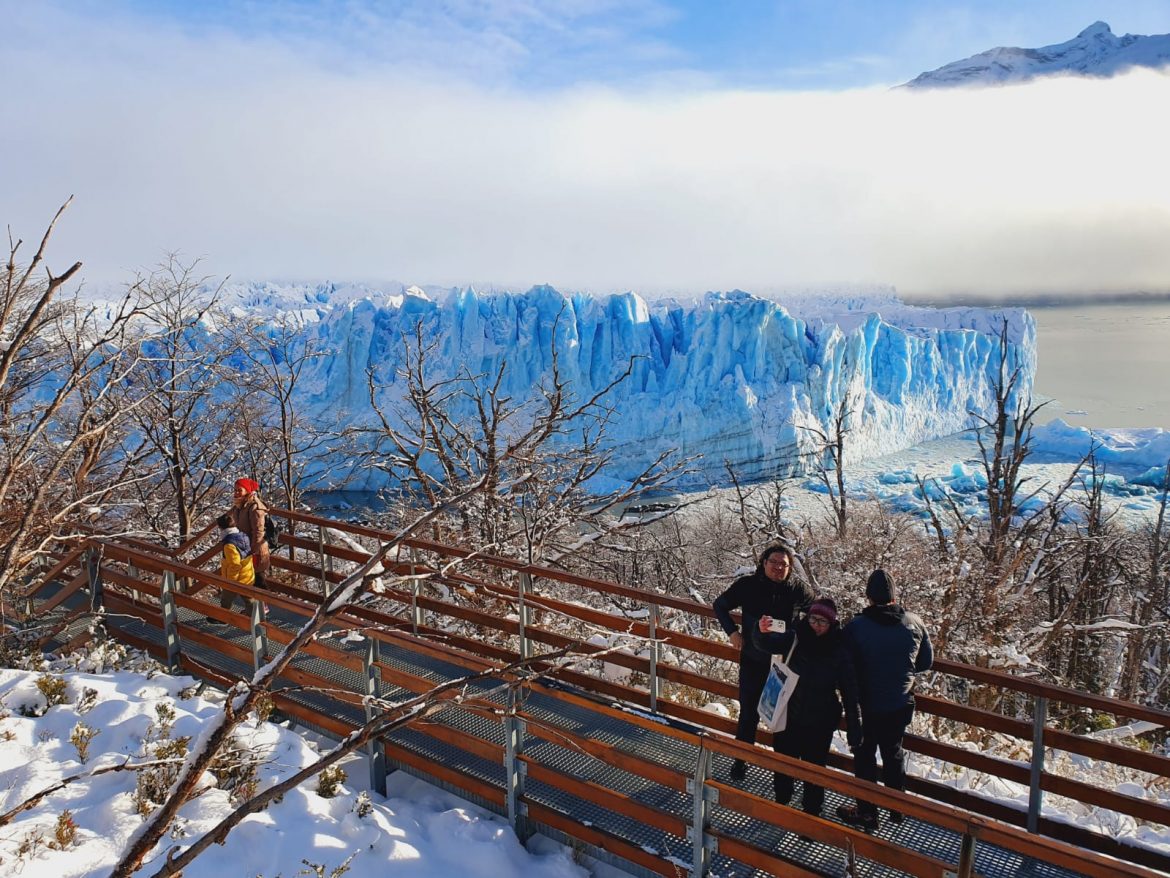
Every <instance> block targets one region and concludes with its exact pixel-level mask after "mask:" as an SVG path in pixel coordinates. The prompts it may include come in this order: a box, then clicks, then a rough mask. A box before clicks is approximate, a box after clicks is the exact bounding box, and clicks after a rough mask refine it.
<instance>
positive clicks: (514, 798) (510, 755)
mask: <svg viewBox="0 0 1170 878" xmlns="http://www.w3.org/2000/svg"><path fill="white" fill-rule="evenodd" d="M519 707H520V695H519V693H517V692H516V690H515V689H509V690H508V709H507V712H506V713H505V714H504V786H505V789H504V802H505V805H506V806H507V811H508V822H509V823H511V824H512V829H513V830H514V831H515V833H516V837H517V838H518V839H520V841H522V842H523V841H526V840H527V838H528V835H529V831H528V807H527V806H526V805H525V804H524V777H525V773H526V772H525V768H526V766H525V765H524V762H523V761H522V760H521V759H520V754H521V753H523V752H524V732H525V727H524V720H522V719H520V717H519V716H517V715H516V711H517V710H518V709H519Z"/></svg>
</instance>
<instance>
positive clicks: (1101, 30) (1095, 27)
mask: <svg viewBox="0 0 1170 878" xmlns="http://www.w3.org/2000/svg"><path fill="white" fill-rule="evenodd" d="M1112 36H1113V30H1112V28H1110V27H1109V25H1107V24H1106V23H1105V22H1103V21H1094V22H1093V23H1092V24H1091V25H1089V26H1088V27H1087V28H1085V29H1084V30H1083V31H1081V32H1080V33H1079V34H1077V39H1078V40H1080V39H1085V38H1088V37H1100V38H1105V37H1112Z"/></svg>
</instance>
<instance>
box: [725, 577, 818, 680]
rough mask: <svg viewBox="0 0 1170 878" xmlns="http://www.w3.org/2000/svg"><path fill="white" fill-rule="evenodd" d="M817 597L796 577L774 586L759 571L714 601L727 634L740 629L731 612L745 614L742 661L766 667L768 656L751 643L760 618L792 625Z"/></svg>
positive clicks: (772, 581) (741, 578)
mask: <svg viewBox="0 0 1170 878" xmlns="http://www.w3.org/2000/svg"><path fill="white" fill-rule="evenodd" d="M814 597H815V595H814V594H813V593H812V590H811V589H809V587H808V586H807V585H805V584H804V583H803V582H801V581H800V580H799V579H797V578H796V577H794V576H789V577H788V578H787V579H786V580H784V581H783V582H775V581H774V580H771V579H769V578H768V577H767V576H765V575H764V571H763V570H762V569H760V568H757V569H756V572H755V573H753V574H751V575H750V576H741V577H740V578H739V579H737V580H736V581H735V582H733V583H731V587H730V588H728V589H727V591H725V592H723V594H721V595H719V597H717V598H715V605H714V608H715V616H716V617H717V618H718V619H719V624H720V625H722V626H723V630H724V632H726V633H727V634H732V633H734V632H735V631H737V630H739V629H738V628H737V627H736V624H735V622H733V621H732V620H731V611H732V610H742V611H743V632H742V633H743V649H742V650H740V654H739V660H740V661H741V662H748V661H750V662H759V663H764V662H767V661H768V655H767V653H764V652H761V651H760V650H758V649H756V647H755V645H754V644H753V643H752V631H758V630H759V628H760V625H759V622H760V618H761V617H763V616H771V617H772V618H773V619H783V620H784V622H785V623H786V624H789V625H791V624H792V620H793V619H795V618H796V616H797V614H798V613H801V612H804V611H805V610H807V609H808V605H809V604H811V603H812V601H813V598H814Z"/></svg>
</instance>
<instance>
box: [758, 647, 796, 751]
mask: <svg viewBox="0 0 1170 878" xmlns="http://www.w3.org/2000/svg"><path fill="white" fill-rule="evenodd" d="M795 650H796V639H795V638H793V641H792V649H790V650H788V655H786V656H785V657H784V658H783V659H781V658H780V656H778V655H774V656H772V666H771V667H770V668H769V669H768V679H767V681H766V682H765V683H764V691H763V694H761V695H760V725H761V726H762V727H763V728H764V729H766V730H767V731H769V732H782V731H784V727H785V726H786V725H787V723H788V700H789V699H790V698H792V693H793V691H794V690H795V689H796V684H797V683H798V682H799V681H800V674H798V673H796V672H795V671H793V670H792V668H790V667H788V662H790V661H791V660H792V653H793V652H794V651H795Z"/></svg>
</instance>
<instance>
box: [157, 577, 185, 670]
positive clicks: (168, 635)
mask: <svg viewBox="0 0 1170 878" xmlns="http://www.w3.org/2000/svg"><path fill="white" fill-rule="evenodd" d="M159 603H160V604H161V605H162V620H163V637H164V642H165V643H166V647H167V669H168V670H170V671H171V672H172V673H174V672H175V671H177V670H179V653H180V648H181V644H180V643H179V608H178V607H177V606H176V605H175V573H174V571H173V570H167V571H165V572H164V573H163V578H162V589H161V591H160V595H159Z"/></svg>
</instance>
